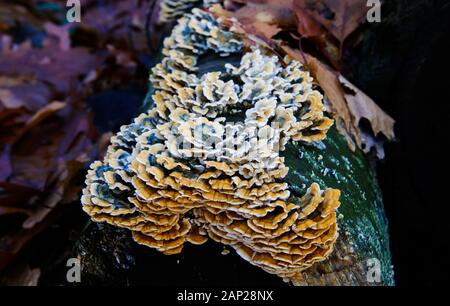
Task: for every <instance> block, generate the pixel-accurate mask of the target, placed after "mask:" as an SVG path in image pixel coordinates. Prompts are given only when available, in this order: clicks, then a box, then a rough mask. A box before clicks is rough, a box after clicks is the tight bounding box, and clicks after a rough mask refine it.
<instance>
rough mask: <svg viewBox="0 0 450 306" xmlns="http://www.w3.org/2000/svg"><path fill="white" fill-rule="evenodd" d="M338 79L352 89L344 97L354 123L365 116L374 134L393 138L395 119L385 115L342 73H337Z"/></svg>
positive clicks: (357, 122)
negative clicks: (350, 92)
mask: <svg viewBox="0 0 450 306" xmlns="http://www.w3.org/2000/svg"><path fill="white" fill-rule="evenodd" d="M339 81H340V82H341V84H342V85H344V86H345V87H346V88H348V89H350V90H351V91H352V94H345V98H346V100H347V105H348V107H349V110H350V112H351V113H352V115H353V117H354V118H355V122H356V124H359V122H360V121H361V119H362V118H365V119H367V120H369V122H370V126H371V128H372V130H373V132H374V134H375V136H378V134H380V133H382V134H383V135H384V136H386V138H387V139H388V140H394V138H395V134H394V123H395V120H394V119H392V118H391V117H390V116H389V115H387V114H386V113H385V112H384V111H383V110H382V109H381V108H380V107H379V106H378V105H377V104H376V103H375V102H374V101H373V100H372V99H371V98H370V97H369V96H367V95H366V94H365V93H363V92H362V91H361V90H359V89H358V88H357V87H356V86H355V85H353V84H352V83H350V82H349V81H348V80H347V79H346V78H344V77H343V76H342V75H339Z"/></svg>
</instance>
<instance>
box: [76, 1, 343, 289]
mask: <svg viewBox="0 0 450 306" xmlns="http://www.w3.org/2000/svg"><path fill="white" fill-rule="evenodd" d="M208 54H209V55H210V54H215V55H217V57H221V58H222V59H223V61H224V62H227V58H229V56H232V55H233V54H235V55H236V54H238V55H242V56H241V57H240V58H239V61H238V62H237V63H235V64H234V65H233V64H231V63H226V64H224V65H223V67H221V69H216V70H214V71H208V72H203V73H200V71H202V70H201V69H199V64H198V63H199V61H200V60H201V58H202V57H204V56H207V55H208ZM163 55H164V57H163V59H162V61H161V63H159V64H158V65H156V66H155V67H154V68H153V70H152V73H151V82H152V85H153V87H154V89H155V91H154V94H153V103H154V105H153V107H152V108H151V109H150V110H149V111H148V112H147V113H144V114H141V115H140V116H139V117H137V118H136V119H135V120H134V122H133V123H131V124H130V125H127V126H123V127H122V128H121V130H120V132H119V133H118V134H117V135H116V136H114V137H112V139H111V145H110V146H109V148H108V152H107V155H106V157H105V159H104V160H103V162H100V161H97V162H94V163H93V164H92V165H91V169H90V170H89V171H88V175H87V179H86V183H87V186H86V188H85V189H84V191H83V196H82V203H83V209H84V211H86V212H87V213H88V214H89V215H90V216H91V217H92V219H93V220H94V221H97V222H107V223H110V224H113V225H116V226H120V227H124V228H127V229H130V230H131V231H132V233H133V238H134V240H135V241H136V242H138V243H140V244H143V245H147V246H149V247H151V248H155V249H157V250H158V251H161V252H163V253H164V254H176V253H179V252H181V251H182V248H183V245H184V243H185V242H190V243H192V244H202V243H204V242H205V241H207V239H208V238H211V239H212V240H214V241H217V242H220V243H223V244H225V245H229V246H230V247H232V248H234V249H235V250H236V252H237V253H238V254H239V255H240V256H241V257H242V258H244V259H245V260H247V261H248V262H250V263H251V264H253V265H256V266H259V267H261V268H262V269H264V270H265V271H267V272H269V273H273V274H276V275H279V276H280V277H282V278H283V279H285V280H286V281H288V280H289V279H292V278H294V277H295V276H296V275H298V273H300V272H301V271H303V270H304V269H306V268H308V267H309V266H311V265H312V264H314V263H315V262H318V261H322V260H324V259H326V258H327V256H328V255H329V254H330V252H331V251H332V249H333V244H334V242H335V241H336V238H337V224H336V209H337V207H338V206H339V204H340V203H339V195H340V192H339V190H335V189H331V188H329V189H326V190H321V189H320V188H319V185H318V184H316V183H314V184H312V185H311V186H310V187H309V189H308V191H307V192H306V194H305V195H303V196H302V197H297V196H294V195H293V194H291V192H290V186H289V184H288V183H286V182H284V178H285V176H286V175H287V173H288V171H289V168H288V167H286V166H285V164H284V158H283V157H282V156H280V152H281V151H283V150H284V147H285V145H286V143H287V142H288V141H301V142H305V143H310V142H316V141H320V140H322V139H324V138H325V137H326V133H327V131H328V129H329V128H330V126H331V125H332V123H333V121H332V120H331V119H330V118H328V117H326V115H325V114H324V105H323V103H322V100H323V97H322V95H321V93H320V92H319V91H317V90H316V87H315V86H314V85H313V80H312V78H311V76H310V74H309V72H308V71H307V70H306V69H305V68H304V67H303V66H302V64H300V63H299V62H297V61H295V60H291V59H290V58H287V57H286V58H284V59H280V58H279V57H277V56H275V55H273V54H271V53H270V51H269V50H266V49H265V48H264V47H263V46H258V45H256V46H253V47H252V48H248V47H245V46H244V43H243V42H242V40H241V39H240V38H239V37H238V35H237V34H235V33H234V32H233V29H232V28H231V29H227V28H224V27H223V26H222V25H221V23H220V21H219V20H216V19H215V18H214V17H213V16H212V15H210V14H209V13H207V12H205V11H203V10H200V9H193V10H192V12H191V13H189V14H186V15H184V16H183V17H182V18H181V19H179V20H178V24H177V25H176V26H175V27H174V29H173V32H172V34H171V35H170V36H169V37H168V38H166V39H165V41H164V49H163ZM203 70H204V69H203ZM233 120H234V122H231V121H233ZM298 171H301V169H298Z"/></svg>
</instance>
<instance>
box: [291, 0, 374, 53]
mask: <svg viewBox="0 0 450 306" xmlns="http://www.w3.org/2000/svg"><path fill="white" fill-rule="evenodd" d="M294 1H295V4H296V5H297V6H298V7H300V8H302V9H303V10H304V11H305V12H307V14H308V15H309V16H310V17H312V18H313V19H314V20H315V21H317V22H318V23H320V24H321V25H323V26H324V27H325V28H326V29H327V30H328V31H329V32H330V33H331V34H333V36H334V37H335V38H336V39H337V40H338V41H339V42H340V43H341V44H342V43H343V42H344V41H345V39H346V38H347V37H348V36H349V35H350V34H351V33H353V32H354V31H355V30H356V29H357V28H358V26H359V25H360V24H361V23H362V22H363V21H364V20H365V16H366V14H367V10H368V7H367V1H366V0H294Z"/></svg>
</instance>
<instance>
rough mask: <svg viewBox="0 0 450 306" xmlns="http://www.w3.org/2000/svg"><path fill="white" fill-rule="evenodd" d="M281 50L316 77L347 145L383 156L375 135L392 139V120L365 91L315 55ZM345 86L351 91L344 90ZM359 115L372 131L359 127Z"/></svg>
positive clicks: (288, 48) (379, 156) (288, 49)
mask: <svg viewBox="0 0 450 306" xmlns="http://www.w3.org/2000/svg"><path fill="white" fill-rule="evenodd" d="M282 49H283V50H284V51H285V52H286V54H288V55H290V56H291V57H293V58H295V59H297V60H298V61H301V62H303V63H305V64H306V65H307V66H308V68H309V69H310V71H311V73H312V74H313V75H314V77H315V78H316V79H317V82H318V83H319V85H320V86H321V87H322V89H323V90H324V92H325V95H326V97H327V98H328V101H329V104H328V105H327V106H328V108H329V111H330V113H331V114H332V115H333V118H334V119H335V121H336V127H337V129H338V130H339V132H340V133H341V134H342V135H344V137H345V138H346V139H347V142H348V144H349V146H350V148H351V149H352V150H354V149H355V146H358V147H359V148H360V149H363V151H364V152H366V153H367V152H370V150H371V149H372V148H374V149H375V150H376V152H377V156H378V158H384V151H383V146H382V144H381V141H380V139H378V138H377V136H379V134H380V133H382V134H383V135H384V136H385V137H386V138H387V139H388V140H393V139H394V138H395V135H394V123H395V121H394V120H393V119H392V118H391V117H390V116H389V115H387V114H386V113H385V112H384V111H383V110H382V109H381V108H380V107H378V106H377V105H376V104H375V102H374V101H373V100H372V99H370V98H369V97H368V96H367V95H366V94H364V93H363V92H362V91H360V90H359V89H358V88H356V87H355V86H354V85H352V84H351V83H350V82H348V81H347V80H346V79H345V78H344V77H343V76H342V75H341V74H340V73H338V72H337V71H335V70H334V69H332V68H331V67H329V66H327V65H326V64H324V63H322V62H320V61H319V60H318V59H317V58H315V57H313V56H311V55H309V54H306V53H302V52H301V51H300V50H297V49H293V48H290V47H288V46H282ZM344 85H345V87H344ZM346 88H348V89H349V90H351V91H352V93H353V94H352V93H347V92H346V90H345V89H346ZM362 118H365V119H367V120H368V122H369V123H370V126H371V129H372V131H373V133H372V134H370V133H369V132H368V131H364V130H363V129H362V127H361V125H360V120H361V119H362Z"/></svg>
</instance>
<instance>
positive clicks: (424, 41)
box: [352, 1, 450, 286]
mask: <svg viewBox="0 0 450 306" xmlns="http://www.w3.org/2000/svg"><path fill="white" fill-rule="evenodd" d="M383 14H384V17H386V18H387V20H386V19H383V20H382V21H383V22H382V24H380V25H377V26H374V27H373V30H371V31H370V33H369V34H368V36H366V38H365V41H364V42H363V47H362V48H361V50H360V52H361V57H360V61H359V63H358V64H357V65H355V66H354V67H352V70H353V72H354V73H355V74H354V81H355V82H356V83H357V84H358V85H359V86H360V88H362V89H363V90H365V91H366V92H367V94H368V95H369V96H371V97H373V98H374V100H375V101H377V103H378V104H379V105H380V106H381V107H382V108H383V109H384V110H385V111H386V112H388V113H389V114H390V115H391V116H392V117H393V118H395V119H396V126H395V131H396V136H397V138H398V141H397V142H396V143H392V144H389V145H388V146H387V151H386V159H385V160H384V161H381V162H379V164H378V177H379V182H380V185H381V188H382V191H383V198H384V204H385V209H386V213H387V217H388V219H389V229H390V235H391V251H392V256H393V265H394V271H395V280H396V284H397V285H399V286H409V285H416V286H422V285H426V286H428V285H445V284H448V283H449V277H448V274H447V271H448V262H447V258H448V252H449V250H450V238H449V234H450V222H449V220H447V216H448V208H447V207H448V205H449V204H450V203H449V202H450V201H449V199H448V197H447V196H446V192H447V191H448V187H447V186H446V185H447V184H448V182H449V179H448V176H447V175H448V170H447V169H448V167H447V165H448V151H447V150H448V149H447V147H448V145H447V141H448V139H449V135H448V131H449V130H448V124H449V123H450V120H449V107H448V105H449V103H450V94H449V90H450V57H449V55H450V52H449V44H448V42H450V30H449V29H450V27H449V24H450V3H449V2H448V1H388V3H386V6H385V7H384V10H383Z"/></svg>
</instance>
